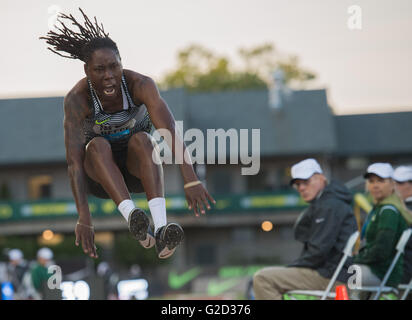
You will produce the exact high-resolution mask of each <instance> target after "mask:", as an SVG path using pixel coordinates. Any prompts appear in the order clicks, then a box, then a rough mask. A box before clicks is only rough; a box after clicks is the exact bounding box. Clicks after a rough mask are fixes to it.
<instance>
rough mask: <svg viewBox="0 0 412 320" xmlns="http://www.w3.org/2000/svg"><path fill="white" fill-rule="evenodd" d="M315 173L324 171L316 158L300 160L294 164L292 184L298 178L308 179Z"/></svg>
mask: <svg viewBox="0 0 412 320" xmlns="http://www.w3.org/2000/svg"><path fill="white" fill-rule="evenodd" d="M315 173H323V171H322V168H321V167H320V165H319V163H318V162H317V161H316V160H315V159H306V160H303V161H301V162H298V163H296V164H295V165H293V166H292V169H291V175H292V180H291V181H290V184H293V183H294V182H295V180H297V179H302V180H307V179H309V178H310V177H311V176H313V175H314V174H315Z"/></svg>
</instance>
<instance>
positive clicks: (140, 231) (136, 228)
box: [129, 210, 149, 241]
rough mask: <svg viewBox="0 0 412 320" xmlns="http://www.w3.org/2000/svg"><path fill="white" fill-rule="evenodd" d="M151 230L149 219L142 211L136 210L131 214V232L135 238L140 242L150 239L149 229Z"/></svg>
mask: <svg viewBox="0 0 412 320" xmlns="http://www.w3.org/2000/svg"><path fill="white" fill-rule="evenodd" d="M148 228H149V218H148V217H147V216H146V214H145V213H144V212H143V211H142V210H135V211H133V212H132V213H131V216H130V223H129V231H130V233H131V234H132V236H133V237H135V238H136V239H137V240H139V241H145V240H147V239H146V238H148V233H147V229H148Z"/></svg>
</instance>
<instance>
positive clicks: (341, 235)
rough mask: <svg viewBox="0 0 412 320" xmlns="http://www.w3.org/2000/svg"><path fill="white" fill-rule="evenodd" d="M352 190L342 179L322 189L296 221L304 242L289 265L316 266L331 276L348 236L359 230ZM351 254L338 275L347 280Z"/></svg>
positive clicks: (323, 273) (321, 271)
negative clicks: (353, 206)
mask: <svg viewBox="0 0 412 320" xmlns="http://www.w3.org/2000/svg"><path fill="white" fill-rule="evenodd" d="M351 205H352V194H351V193H350V192H349V190H348V189H347V188H346V187H345V186H344V185H343V184H341V183H339V182H337V181H331V183H330V184H328V185H327V186H326V187H325V189H323V192H322V193H321V194H320V196H318V197H317V198H315V199H314V200H313V201H311V203H310V205H309V207H308V208H307V209H306V210H305V211H303V212H302V213H301V215H300V216H299V218H298V220H297V221H296V223H295V226H294V231H295V239H296V240H298V241H300V242H302V243H303V250H302V253H301V255H300V256H299V258H298V259H297V260H295V261H294V262H293V263H292V264H290V265H289V267H303V268H311V269H315V270H316V271H317V272H319V274H320V275H321V276H323V277H325V278H329V279H330V278H331V277H332V275H333V273H334V272H335V269H336V267H337V266H338V264H339V261H340V260H341V258H342V255H343V249H344V248H345V245H346V242H347V241H348V239H349V237H350V236H351V235H352V234H353V233H354V232H355V231H356V230H357V224H356V220H355V216H354V214H353V211H352V206H351ZM351 262H352V261H351V259H350V258H349V259H348V260H347V262H346V264H345V266H344V267H343V269H342V271H341V272H340V274H339V276H338V280H339V281H341V282H346V281H347V279H348V277H349V276H350V274H348V272H347V268H348V267H349V266H350V265H351Z"/></svg>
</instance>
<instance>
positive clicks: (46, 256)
mask: <svg viewBox="0 0 412 320" xmlns="http://www.w3.org/2000/svg"><path fill="white" fill-rule="evenodd" d="M52 259H53V252H52V251H51V250H50V249H49V248H41V249H39V251H37V263H35V264H34V265H33V267H32V268H31V272H30V273H31V282H32V285H33V287H34V289H35V291H36V293H37V295H35V297H34V298H35V299H41V298H42V297H43V288H44V286H45V285H47V280H48V279H49V277H50V276H51V275H52V274H51V273H48V267H49V266H50V265H51V264H52Z"/></svg>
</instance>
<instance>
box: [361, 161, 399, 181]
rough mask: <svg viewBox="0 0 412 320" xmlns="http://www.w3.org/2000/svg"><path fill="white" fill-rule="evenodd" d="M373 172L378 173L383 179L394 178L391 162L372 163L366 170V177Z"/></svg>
mask: <svg viewBox="0 0 412 320" xmlns="http://www.w3.org/2000/svg"><path fill="white" fill-rule="evenodd" d="M371 174H374V175H377V176H378V177H380V178H382V179H386V178H393V168H392V166H391V164H390V163H381V162H377V163H372V164H371V165H370V166H369V167H368V169H367V170H366V173H365V174H364V177H365V178H368V177H369V175H371Z"/></svg>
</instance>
